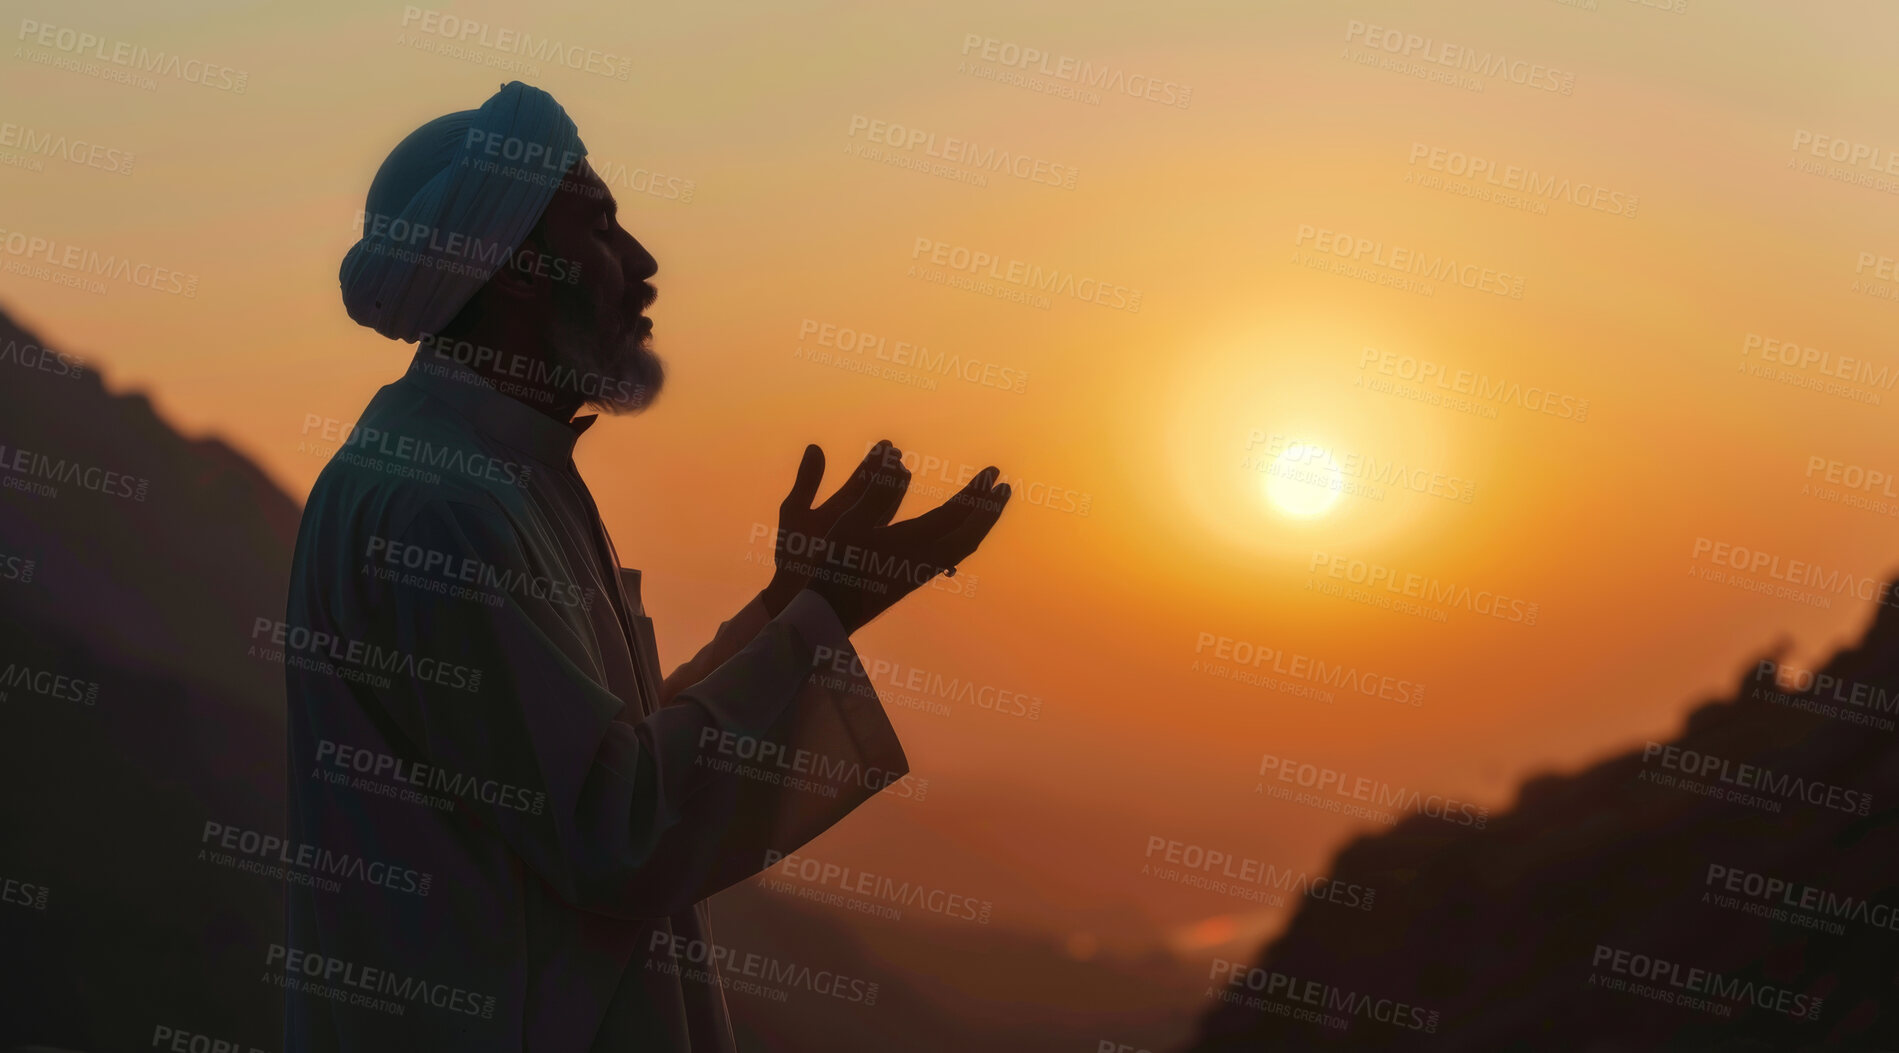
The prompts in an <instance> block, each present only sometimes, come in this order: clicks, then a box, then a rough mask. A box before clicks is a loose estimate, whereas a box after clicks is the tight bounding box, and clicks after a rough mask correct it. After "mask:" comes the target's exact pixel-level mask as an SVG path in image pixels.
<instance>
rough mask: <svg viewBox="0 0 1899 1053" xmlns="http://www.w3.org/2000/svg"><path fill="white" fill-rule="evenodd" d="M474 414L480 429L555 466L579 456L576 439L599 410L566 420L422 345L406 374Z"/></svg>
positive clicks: (466, 413)
mask: <svg viewBox="0 0 1899 1053" xmlns="http://www.w3.org/2000/svg"><path fill="white" fill-rule="evenodd" d="M405 379H406V380H407V381H408V382H409V383H411V384H414V385H416V386H418V387H420V388H422V389H423V390H424V391H426V392H428V393H429V394H430V395H432V396H434V397H435V398H438V399H440V400H442V401H443V402H445V403H447V404H448V405H449V406H451V407H453V408H454V409H455V410H456V411H457V412H459V413H460V414H461V415H462V416H464V417H466V418H468V421H469V423H470V424H473V425H474V426H475V430H476V431H479V432H481V433H482V434H484V435H487V436H489V437H491V438H493V439H496V440H499V441H500V442H503V443H506V444H507V445H509V446H512V447H513V448H515V449H517V450H520V451H522V452H523V453H527V454H530V455H532V456H533V457H535V458H536V459H538V460H540V461H542V462H544V463H546V464H551V465H556V466H559V465H562V464H566V463H568V462H569V461H571V460H573V456H574V443H575V442H577V441H578V440H579V439H580V436H581V434H582V433H583V432H585V431H586V430H587V429H588V428H591V427H593V422H594V421H596V420H598V419H599V414H595V413H589V414H587V415H586V416H584V417H575V418H574V419H573V420H571V421H569V422H567V423H565V424H562V423H561V422H560V421H557V420H555V419H554V418H552V417H550V416H548V415H547V414H545V413H542V412H541V411H539V410H537V409H535V408H533V407H532V406H529V405H528V404H526V403H524V402H521V401H520V400H518V399H514V398H510V397H509V396H507V395H503V394H502V393H501V392H499V391H496V390H495V386H494V384H492V383H491V382H489V380H488V378H486V377H484V376H482V375H481V374H479V373H477V372H475V371H474V370H472V369H469V368H468V367H467V366H464V365H462V364H461V363H460V362H457V361H455V360H454V359H452V358H442V357H439V356H435V355H430V354H429V353H428V350H427V349H426V348H417V349H416V352H415V359H414V360H413V361H411V362H410V363H409V373H408V376H407V377H406V378H405Z"/></svg>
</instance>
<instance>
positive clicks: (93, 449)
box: [0, 314, 298, 1049]
mask: <svg viewBox="0 0 1899 1053" xmlns="http://www.w3.org/2000/svg"><path fill="white" fill-rule="evenodd" d="M72 362H73V360H72V358H71V356H65V355H60V354H59V353H58V352H56V351H52V350H49V349H47V348H45V344H44V342H43V341H42V340H41V339H40V338H39V337H38V336H37V335H35V334H33V333H31V332H28V331H26V330H24V329H22V328H21V327H20V326H18V325H17V324H16V323H14V321H13V320H12V319H11V318H10V317H7V316H5V315H3V314H0V445H4V446H5V447H6V450H5V453H4V455H0V465H3V466H5V470H3V471H0V483H5V486H4V488H0V510H4V512H3V514H0V561H4V562H0V568H5V572H4V576H3V577H0V619H4V624H5V625H6V633H5V636H4V638H0V670H5V671H6V674H7V675H6V677H5V678H4V682H0V724H3V726H4V731H0V786H4V793H5V797H6V800H7V801H8V807H7V808H6V809H5V810H4V814H5V819H4V820H3V821H0V822H3V824H4V825H0V858H4V860H5V864H4V869H5V872H4V873H3V874H0V880H6V879H11V880H12V881H14V882H16V883H17V885H18V886H19V887H24V886H32V887H34V888H35V889H39V890H43V892H44V895H43V897H41V896H34V897H31V898H35V899H42V900H43V902H42V903H41V905H39V906H33V907H27V906H22V905H19V904H17V903H16V904H6V905H0V906H4V909H0V944H4V945H5V946H6V947H7V953H5V954H4V955H0V969H3V970H4V974H0V983H3V984H4V985H5V987H6V990H7V992H8V994H7V997H6V998H4V999H0V1006H4V1009H0V1013H3V1014H4V1016H3V1017H0V1040H4V1041H5V1042H7V1043H13V1042H34V1041H38V1042H45V1043H48V1044H51V1045H55V1046H70V1047H78V1048H82V1049H131V1048H146V1047H148V1046H150V1045H151V1043H152V1042H153V1035H154V1028H156V1027H157V1026H159V1025H168V1026H174V1027H176V1028H178V1029H180V1030H189V1031H192V1032H194V1033H201V1034H208V1035H211V1036H213V1037H216V1038H222V1039H226V1040H230V1041H235V1042H237V1043H239V1045H240V1046H243V1047H248V1046H253V1045H254V1046H258V1047H260V1048H276V1047H277V1045H278V1044H279V1033H278V1032H279V1026H278V1024H277V1016H278V1013H279V1010H278V1009H277V1005H276V1001H277V1000H276V999H275V998H273V997H272V995H271V992H268V991H266V990H265V989H264V988H263V987H262V986H261V985H260V984H259V982H258V972H259V970H258V967H257V962H258V961H259V960H260V959H261V957H262V949H263V948H264V947H265V946H267V944H268V943H269V942H270V940H271V939H272V938H274V934H275V933H276V932H277V931H278V930H279V929H280V927H281V924H280V922H279V919H280V918H281V906H280V902H281V896H280V895H279V893H278V891H277V886H276V885H275V883H274V882H272V881H270V880H267V879H265V878H262V877H258V876H253V875H250V874H244V873H238V872H235V871H231V870H226V869H222V868H219V867H217V866H215V865H213V864H211V863H207V862H204V861H200V859H199V858H198V856H199V851H200V849H201V847H202V845H201V838H202V832H203V830H204V828H205V824H206V822H208V821H211V822H219V823H224V824H228V825H238V826H243V827H245V828H247V829H253V830H260V831H281V829H282V827H283V815H282V798H283V779H284V772H283V755H284V747H283V741H284V740H283V671H282V668H281V667H280V666H276V665H273V664H270V663H269V662H265V661H260V660H258V659H256V658H254V657H251V656H249V655H248V654H247V648H248V647H249V645H250V631H251V622H252V619H254V618H256V617H279V616H280V615H279V614H278V613H277V612H280V611H281V610H282V609H283V595H284V588H285V582H286V578H287V572H288V568H289V551H290V545H291V543H292V541H293V540H294V538H295V532H296V525H297V515H298V510H297V504H296V502H295V501H292V500H291V499H290V497H289V496H288V495H287V494H285V493H284V492H283V491H282V490H281V489H279V488H278V487H277V486H276V485H274V484H273V483H271V482H270V480H269V479H268V478H267V477H266V476H265V475H264V474H263V473H262V472H261V471H259V470H258V469H257V467H256V466H255V465H253V464H252V463H251V462H250V461H248V460H246V459H245V458H244V457H242V456H241V455H239V454H238V453H237V452H235V451H234V450H232V449H231V448H229V447H228V446H226V445H225V444H223V443H222V442H218V441H216V440H191V439H186V438H184V437H182V436H180V435H179V434H178V433H177V432H175V431H174V430H173V429H172V428H171V427H170V426H169V425H167V424H166V423H165V422H164V421H163V420H161V419H160V418H159V416H158V415H157V414H156V413H155V412H154V411H153V409H152V406H151V403H150V402H149V400H147V399H146V398H145V397H144V396H142V395H139V394H114V393H111V392H109V391H108V390H107V389H106V387H105V385H104V383H103V382H102V380H101V379H100V377H99V374H98V373H97V372H96V371H95V370H93V369H92V368H90V366H87V367H85V368H84V369H83V370H76V369H73V368H71V366H72ZM28 568H30V569H28Z"/></svg>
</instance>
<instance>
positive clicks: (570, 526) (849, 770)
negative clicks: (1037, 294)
mask: <svg viewBox="0 0 1899 1053" xmlns="http://www.w3.org/2000/svg"><path fill="white" fill-rule="evenodd" d="M585 155H586V148H585V147H584V146H583V145H582V144H581V142H580V139H579V136H578V134H577V133H576V130H575V128H574V125H573V122H572V121H571V120H569V119H568V117H567V115H566V113H565V112H564V111H563V110H562V109H561V107H560V106H559V104H557V103H556V102H555V101H554V100H553V98H552V97H551V96H549V95H547V94H546V93H545V92H542V91H539V90H538V89H535V88H531V87H528V86H526V85H524V84H521V83H518V82H516V83H511V84H508V85H506V86H504V87H503V88H502V90H501V91H500V92H499V93H498V94H496V95H495V96H494V97H493V98H491V99H489V100H488V102H487V103H486V104H485V105H483V106H482V107H481V109H479V110H472V111H465V112H462V113H455V114H450V115H448V116H446V117H442V118H439V119H437V120H435V121H432V122H430V123H428V124H425V125H423V126H422V127H421V128H420V129H418V130H417V131H416V132H414V133H413V134H411V135H410V136H409V137H408V138H407V139H405V140H403V142H402V143H401V144H400V145H399V146H397V147H396V149H395V151H394V152H393V153H392V154H390V156H389V158H388V160H387V161H386V162H384V164H383V166H382V168H381V170H380V171H378V172H377V174H376V178H375V180H374V182H373V183H372V184H371V186H370V189H369V196H368V202H367V205H366V207H365V214H364V224H363V226H364V230H363V237H362V240H361V241H360V242H358V244H357V245H356V246H355V247H354V248H353V249H352V250H351V251H350V253H349V255H348V257H347V258H346V259H345V260H344V263H343V267H342V287H343V299H344V302H345V304H346V305H347V307H348V309H349V312H350V316H351V317H352V318H354V319H355V320H357V321H358V322H360V323H362V324H364V325H367V326H371V327H373V328H374V329H376V331H377V332H379V333H382V334H383V335H385V336H388V337H391V338H395V339H399V340H404V341H414V342H416V343H417V344H418V345H419V346H418V349H417V351H416V354H415V358H414V361H413V363H412V364H411V365H410V367H409V370H408V373H407V374H406V375H405V376H403V377H402V378H401V379H400V380H397V381H396V382H395V383H392V384H390V385H388V386H387V387H384V388H383V389H382V390H381V391H379V392H378V393H377V394H376V396H375V398H374V399H372V400H371V401H370V403H369V405H368V407H367V408H366V409H364V411H363V413H362V415H361V417H360V419H359V420H358V422H357V424H356V426H355V427H354V428H353V429H352V430H351V431H350V434H349V438H348V440H347V441H346V442H345V443H344V444H343V445H342V446H341V447H340V448H339V449H338V450H337V452H336V454H335V456H334V457H333V459H332V460H331V461H330V463H329V465H328V466H327V467H326V468H325V469H324V471H323V473H322V475H321V476H320V477H319V479H318V480H317V484H316V487H315V489H314V490H313V491H312V492H311V494H310V500H309V504H308V505H307V507H306V508H305V510H304V517H303V525H302V529H301V530H300V532H299V535H298V538H297V551H296V562H295V565H294V567H293V571H292V578H291V592H290V601H289V609H288V612H287V614H286V616H285V620H284V621H283V622H281V623H277V624H275V625H271V626H265V627H263V628H265V629H267V630H268V631H269V633H270V635H271V636H272V638H273V639H274V640H275V641H276V642H277V643H278V644H279V645H280V646H281V648H282V650H283V654H284V660H285V663H286V666H287V667H288V682H289V700H290V701H289V704H290V733H289V740H290V741H289V749H290V768H291V771H292V777H291V781H290V816H289V836H288V838H287V839H286V840H287V842H288V844H287V845H286V846H285V848H284V850H283V852H284V854H285V856H286V858H287V859H289V860H291V861H292V864H293V865H291V866H289V867H286V871H287V872H290V873H292V875H293V877H294V880H293V881H292V882H291V883H290V885H289V888H288V896H289V908H288V927H287V929H288V931H287V933H286V935H285V937H284V940H283V942H282V943H281V944H272V945H271V946H270V947H268V948H263V949H261V951H260V959H261V961H260V963H259V964H260V965H261V966H262V967H263V971H264V979H265V980H266V981H268V982H271V983H276V984H279V985H282V986H283V987H284V988H285V989H286V992H287V994H286V998H287V1004H286V1009H287V1017H286V1022H285V1029H286V1040H285V1048H286V1049H289V1050H333V1049H341V1050H365V1051H374V1053H384V1051H416V1053H435V1051H442V1053H447V1051H455V1053H462V1051H476V1050H533V1051H547V1053H557V1051H579V1050H640V1051H646V1050H688V1049H690V1050H729V1049H732V1048H733V1040H732V1034H731V1026H730V1023H729V1021H728V1019H727V1015H726V1009H725V1002H724V997H723V988H722V986H721V982H720V976H719V967H720V964H721V962H722V961H727V960H726V958H725V952H724V951H723V949H722V948H720V946H719V945H718V944H717V943H716V942H715V941H714V940H713V935H712V930H711V927H710V924H709V920H708V916H707V911H706V906H705V904H704V903H703V902H702V901H703V900H704V899H705V898H706V897H707V896H709V895H711V894H712V893H714V892H716V891H718V890H719V889H721V888H724V887H725V886H727V885H730V884H731V883H733V882H735V881H738V880H740V879H743V878H745V877H747V876H749V875H751V874H754V873H756V872H758V871H759V870H761V869H763V867H764V866H765V865H766V863H767V862H768V859H770V858H775V855H774V854H775V853H784V852H789V851H792V850H794V849H796V848H797V847H798V846H799V845H801V844H803V843H805V842H807V841H809V840H810V839H811V838H813V837H815V836H816V835H817V834H819V833H820V832H822V831H823V830H825V829H826V828H828V827H829V826H830V825H831V824H832V823H834V822H836V821H837V820H838V819H840V818H842V817H843V816H844V815H845V814H846V813H847V812H849V811H850V810H851V809H853V808H855V807H856V806H857V805H858V804H860V803H862V802H863V801H864V800H866V799H868V798H869V797H870V796H871V795H872V794H874V793H876V792H877V791H878V790H879V789H881V788H883V787H884V786H886V785H888V784H889V783H891V782H893V781H895V780H896V779H898V778H900V777H901V776H902V775H903V774H904V773H905V772H906V771H907V770H908V765H907V762H906V761H905V759H904V755H903V750H902V748H901V747H900V746H899V744H898V741H897V736H896V734H895V732H894V731H893V730H892V729H891V727H890V724H889V722H888V721H887V720H886V718H885V715H884V712H883V708H882V706H881V704H880V703H879V702H878V700H877V697H876V694H875V691H874V690H873V689H872V686H871V683H870V681H869V680H868V679H866V678H865V677H864V676H863V673H862V667H861V665H859V664H857V663H856V660H855V653H854V652H853V651H852V649H851V643H850V634H851V633H852V632H853V631H855V630H856V629H858V628H859V627H861V626H862V625H864V624H865V623H866V622H868V621H870V620H871V619H872V618H874V617H876V616H877V615H878V614H879V613H880V612H882V611H883V610H884V609H886V608H888V607H889V606H890V605H891V604H893V603H895V602H896V601H897V600H898V599H900V598H902V597H903V596H904V595H906V594H908V593H909V592H910V591H912V590H914V589H915V588H917V587H918V586H919V585H921V584H923V583H925V582H927V581H928V580H929V579H930V578H931V577H932V576H934V575H935V574H937V573H939V572H952V573H953V571H954V567H955V564H956V563H957V562H958V561H959V560H961V559H962V558H964V557H966V556H967V555H969V554H970V553H971V552H973V551H974V550H975V548H976V546H977V545H978V544H979V543H980V542H981V540H982V538H983V537H984V536H985V535H986V534H987V533H988V531H989V529H990V527H991V526H993V525H994V523H995V521H996V518H997V516H998V515H999V514H1000V513H1001V508H1002V505H1003V503H1004V502H1005V501H1006V500H1007V499H1008V496H1009V493H1008V487H1007V486H998V485H995V482H996V478H997V474H996V471H995V469H993V468H991V469H987V470H985V471H984V472H982V473H981V474H979V475H978V476H977V477H976V478H974V479H972V480H970V482H969V485H968V486H967V487H965V488H964V490H963V491H962V492H961V493H959V494H958V495H957V496H956V497H955V498H952V499H951V500H950V501H948V502H946V503H945V504H944V505H943V506H941V507H939V508H937V509H935V510H933V511H931V512H929V513H927V514H926V515H923V516H920V517H918V518H916V519H912V520H908V521H905V522H901V523H895V524H892V523H891V522H890V520H891V518H892V517H893V515H894V513H895V511H896V508H897V505H898V503H899V502H900V501H901V499H902V497H903V492H904V489H905V487H906V486H907V484H908V480H909V474H908V473H907V472H906V471H904V470H903V468H902V465H901V456H900V454H899V453H898V451H896V450H895V449H894V448H892V447H891V446H890V445H889V444H888V443H880V444H879V445H878V446H877V447H875V448H873V449H872V450H871V452H870V454H869V455H868V456H867V457H866V458H865V460H864V463H863V464H862V465H860V466H859V467H858V469H857V471H856V472H855V473H854V474H853V476H852V477H851V478H850V479H849V480H848V481H847V482H846V483H845V484H844V485H843V486H842V487H841V488H840V489H839V490H838V491H837V493H835V494H834V495H833V496H832V497H831V498H830V499H829V500H826V501H824V502H823V503H822V504H817V505H816V506H815V507H814V499H815V497H816V495H817V491H818V485H819V482H820V481H821V478H822V476H823V472H824V460H823V455H822V452H821V451H819V450H818V449H817V447H815V446H813V447H810V448H808V449H807V450H806V452H805V458H804V461H803V463H802V464H801V465H800V466H799V470H798V474H797V480H796V482H795V483H794V484H793V487H792V490H791V495H790V496H789V497H788V498H786V500H785V502H784V503H783V505H782V506H781V509H780V528H781V529H780V531H779V535H778V557H777V573H776V574H775V575H774V577H773V578H772V580H771V583H770V584H769V585H768V586H767V587H766V588H765V589H764V590H763V591H762V592H761V593H759V595H758V596H757V598H755V599H754V600H752V601H751V602H750V603H749V604H747V605H746V606H745V608H744V609H742V610H741V611H740V612H739V613H738V614H737V615H736V616H734V617H733V618H732V619H731V620H729V621H727V622H725V623H724V624H723V625H722V626H720V628H719V631H718V634H717V636H716V637H715V638H714V639H713V641H712V642H711V643H710V644H708V645H706V647H705V648H704V649H703V650H701V651H700V652H699V653H698V655H697V656H695V657H694V658H693V659H692V660H690V661H688V662H687V663H685V665H683V666H681V667H680V668H679V669H677V670H675V671H674V672H673V673H672V675H670V676H667V677H664V678H662V677H661V676H660V675H659V673H658V653H657V651H656V649H655V647H654V642H653V631H652V624H651V622H650V621H649V620H648V619H647V617H646V614H645V611H644V609H643V607H642V605H641V602H640V588H639V573H638V572H637V571H633V570H623V569H622V568H621V567H620V565H619V560H618V559H617V557H616V556H615V554H614V550H613V544H612V542H611V541H610V540H608V538H607V535H606V531H605V529H604V528H603V527H602V525H601V521H600V516H599V513H598V511H597V510H596V509H595V507H594V504H593V500H592V498H591V497H590V495H589V494H588V491H587V487H586V485H585V484H584V483H583V482H582V481H581V479H580V477H579V475H578V474H577V473H576V471H575V469H574V464H573V460H572V452H573V449H574V444H575V441H576V440H577V439H578V438H579V436H580V435H581V434H582V433H583V432H585V431H586V430H587V428H588V427H589V426H590V425H591V424H592V423H593V422H594V420H595V417H593V416H583V417H577V418H576V417H575V416H574V413H575V411H576V410H578V409H580V408H581V407H582V406H583V405H591V406H593V407H596V408H599V409H601V410H604V411H607V412H631V411H636V410H639V409H642V408H644V407H645V406H647V405H648V404H650V403H651V401H652V400H653V398H654V397H655V396H656V395H657V393H658V391H659V389H660V385H661V380H662V376H663V373H662V370H661V369H660V365H659V360H658V359H657V358H656V357H655V356H654V355H653V354H652V352H651V351H650V350H649V349H648V346H647V345H648V341H649V334H650V331H651V323H650V322H649V321H648V320H647V318H646V317H645V313H644V312H645V309H646V308H647V307H648V306H650V305H651V303H652V302H653V298H654V296H655V291H654V289H653V287H652V286H651V285H650V284H649V283H648V282H649V279H651V278H652V277H653V275H654V273H655V272H656V271H657V269H658V267H657V264H655V262H654V260H653V257H652V256H651V255H650V254H649V253H648V252H647V251H646V250H645V249H644V248H642V247H641V245H640V244H639V242H637V241H635V240H634V239H633V237H632V236H631V235H629V234H628V233H627V232H626V231H625V230H623V229H621V227H620V225H619V223H618V222H617V220H616V218H615V204H614V201H613V198H612V195H611V194H610V193H608V191H607V188H606V186H605V185H604V184H603V183H602V182H601V181H600V179H599V178H598V177H597V176H596V175H595V174H594V173H593V171H592V169H591V168H590V167H589V166H588V164H587V162H586V160H585ZM713 481H714V480H713V479H712V478H711V477H709V478H708V483H711V482H713ZM692 499H693V495H691V494H679V495H674V496H672V497H671V498H670V500H671V501H672V502H674V503H679V504H683V503H686V502H689V501H691V500H692ZM814 667H822V671H823V675H821V676H817V677H814V676H813V671H814ZM845 670H851V671H853V672H843V671H845ZM728 964H729V961H728Z"/></svg>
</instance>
